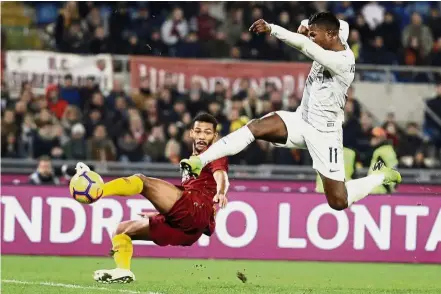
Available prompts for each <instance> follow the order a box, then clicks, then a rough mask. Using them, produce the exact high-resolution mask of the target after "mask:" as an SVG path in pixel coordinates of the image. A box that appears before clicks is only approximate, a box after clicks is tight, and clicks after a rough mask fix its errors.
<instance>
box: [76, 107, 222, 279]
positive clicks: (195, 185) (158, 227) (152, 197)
mask: <svg viewBox="0 0 441 294" xmlns="http://www.w3.org/2000/svg"><path fill="white" fill-rule="evenodd" d="M216 127H217V121H216V119H215V118H214V117H213V116H212V115H209V114H206V113H203V114H199V115H197V116H196V117H195V118H194V120H193V123H192V127H191V130H190V135H191V137H192V139H193V141H194V142H193V154H194V155H197V154H200V153H202V152H204V151H205V150H206V149H207V148H208V147H209V146H210V145H211V144H212V143H213V142H214V141H215V140H216V138H217V135H218V134H217V132H216ZM88 169H89V168H88V167H87V166H86V165H85V164H84V163H81V162H80V163H78V164H77V173H83V172H85V171H88ZM181 171H182V186H180V187H177V186H175V185H172V184H171V183H168V182H165V181H163V180H160V179H156V178H149V177H147V176H144V175H141V174H137V175H133V176H130V177H127V178H118V179H116V180H113V181H110V182H108V183H106V184H105V185H104V195H103V196H104V197H105V196H112V195H118V196H133V195H137V194H141V195H142V196H144V197H145V198H146V199H148V200H149V201H150V202H151V203H152V204H153V205H154V206H155V208H156V209H157V211H158V212H157V213H150V214H147V213H143V214H142V217H143V218H142V219H140V220H129V221H123V222H121V223H120V224H119V225H118V227H117V229H116V232H115V233H114V236H113V238H112V244H113V248H112V253H113V258H114V260H115V263H116V268H115V269H110V270H98V271H95V273H94V279H95V280H96V281H97V282H101V283H129V282H132V281H134V280H135V275H134V274H133V273H132V272H131V270H130V262H131V258H132V255H133V245H132V240H145V241H153V242H154V243H156V244H157V245H159V246H168V245H171V246H191V245H192V244H194V243H195V242H196V241H197V240H198V239H199V238H200V237H201V236H202V234H205V235H208V236H211V235H212V234H213V232H214V228H215V211H216V207H215V205H216V203H217V204H218V205H219V207H220V208H223V207H225V205H226V204H227V197H226V193H227V190H228V185H229V182H228V175H227V172H228V161H227V158H225V157H224V158H220V159H218V160H215V161H213V162H211V163H210V164H209V165H207V166H205V167H204V169H203V170H202V172H201V174H200V175H199V177H195V176H194V175H192V174H189V173H188V171H186V170H184V169H183V170H181Z"/></svg>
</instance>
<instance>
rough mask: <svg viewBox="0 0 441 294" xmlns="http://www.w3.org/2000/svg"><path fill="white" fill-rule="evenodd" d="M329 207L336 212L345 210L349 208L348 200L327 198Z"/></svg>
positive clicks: (335, 197)
mask: <svg viewBox="0 0 441 294" xmlns="http://www.w3.org/2000/svg"><path fill="white" fill-rule="evenodd" d="M327 199H328V204H329V206H330V207H331V208H332V209H334V210H343V209H346V208H347V207H348V200H347V199H346V197H338V196H334V197H327Z"/></svg>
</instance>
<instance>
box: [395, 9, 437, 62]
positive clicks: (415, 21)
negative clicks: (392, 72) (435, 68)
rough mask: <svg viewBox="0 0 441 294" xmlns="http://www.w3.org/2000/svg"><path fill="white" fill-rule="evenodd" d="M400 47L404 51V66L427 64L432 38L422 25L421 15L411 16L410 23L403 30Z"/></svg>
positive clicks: (428, 30) (427, 29)
mask: <svg viewBox="0 0 441 294" xmlns="http://www.w3.org/2000/svg"><path fill="white" fill-rule="evenodd" d="M402 45H403V47H404V49H405V64H407V65H422V64H427V62H428V60H427V57H428V56H429V54H430V52H431V51H432V46H433V37H432V32H431V31H430V28H429V27H428V26H426V25H425V24H423V20H422V18H421V15H420V14H418V13H417V12H414V13H413V14H412V18H411V23H410V24H409V25H408V26H406V28H405V29H404V30H403V33H402Z"/></svg>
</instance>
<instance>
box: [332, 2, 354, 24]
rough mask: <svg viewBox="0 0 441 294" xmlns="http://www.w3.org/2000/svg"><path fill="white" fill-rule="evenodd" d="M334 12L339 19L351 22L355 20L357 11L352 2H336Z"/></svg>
mask: <svg viewBox="0 0 441 294" xmlns="http://www.w3.org/2000/svg"><path fill="white" fill-rule="evenodd" d="M333 12H334V13H335V15H336V16H337V17H338V18H339V19H344V20H346V21H349V22H351V21H353V20H354V18H355V10H354V7H353V6H352V3H351V2H350V1H341V2H335V5H334V9H333Z"/></svg>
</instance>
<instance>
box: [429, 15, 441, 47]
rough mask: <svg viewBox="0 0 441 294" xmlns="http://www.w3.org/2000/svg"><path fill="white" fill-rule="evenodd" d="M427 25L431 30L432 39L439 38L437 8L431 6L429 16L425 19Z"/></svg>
mask: <svg viewBox="0 0 441 294" xmlns="http://www.w3.org/2000/svg"><path fill="white" fill-rule="evenodd" d="M427 26H428V27H429V28H430V30H431V31H432V36H433V39H434V40H438V39H439V38H441V14H440V11H439V8H436V7H432V8H431V9H430V16H429V19H428V20H427Z"/></svg>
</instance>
